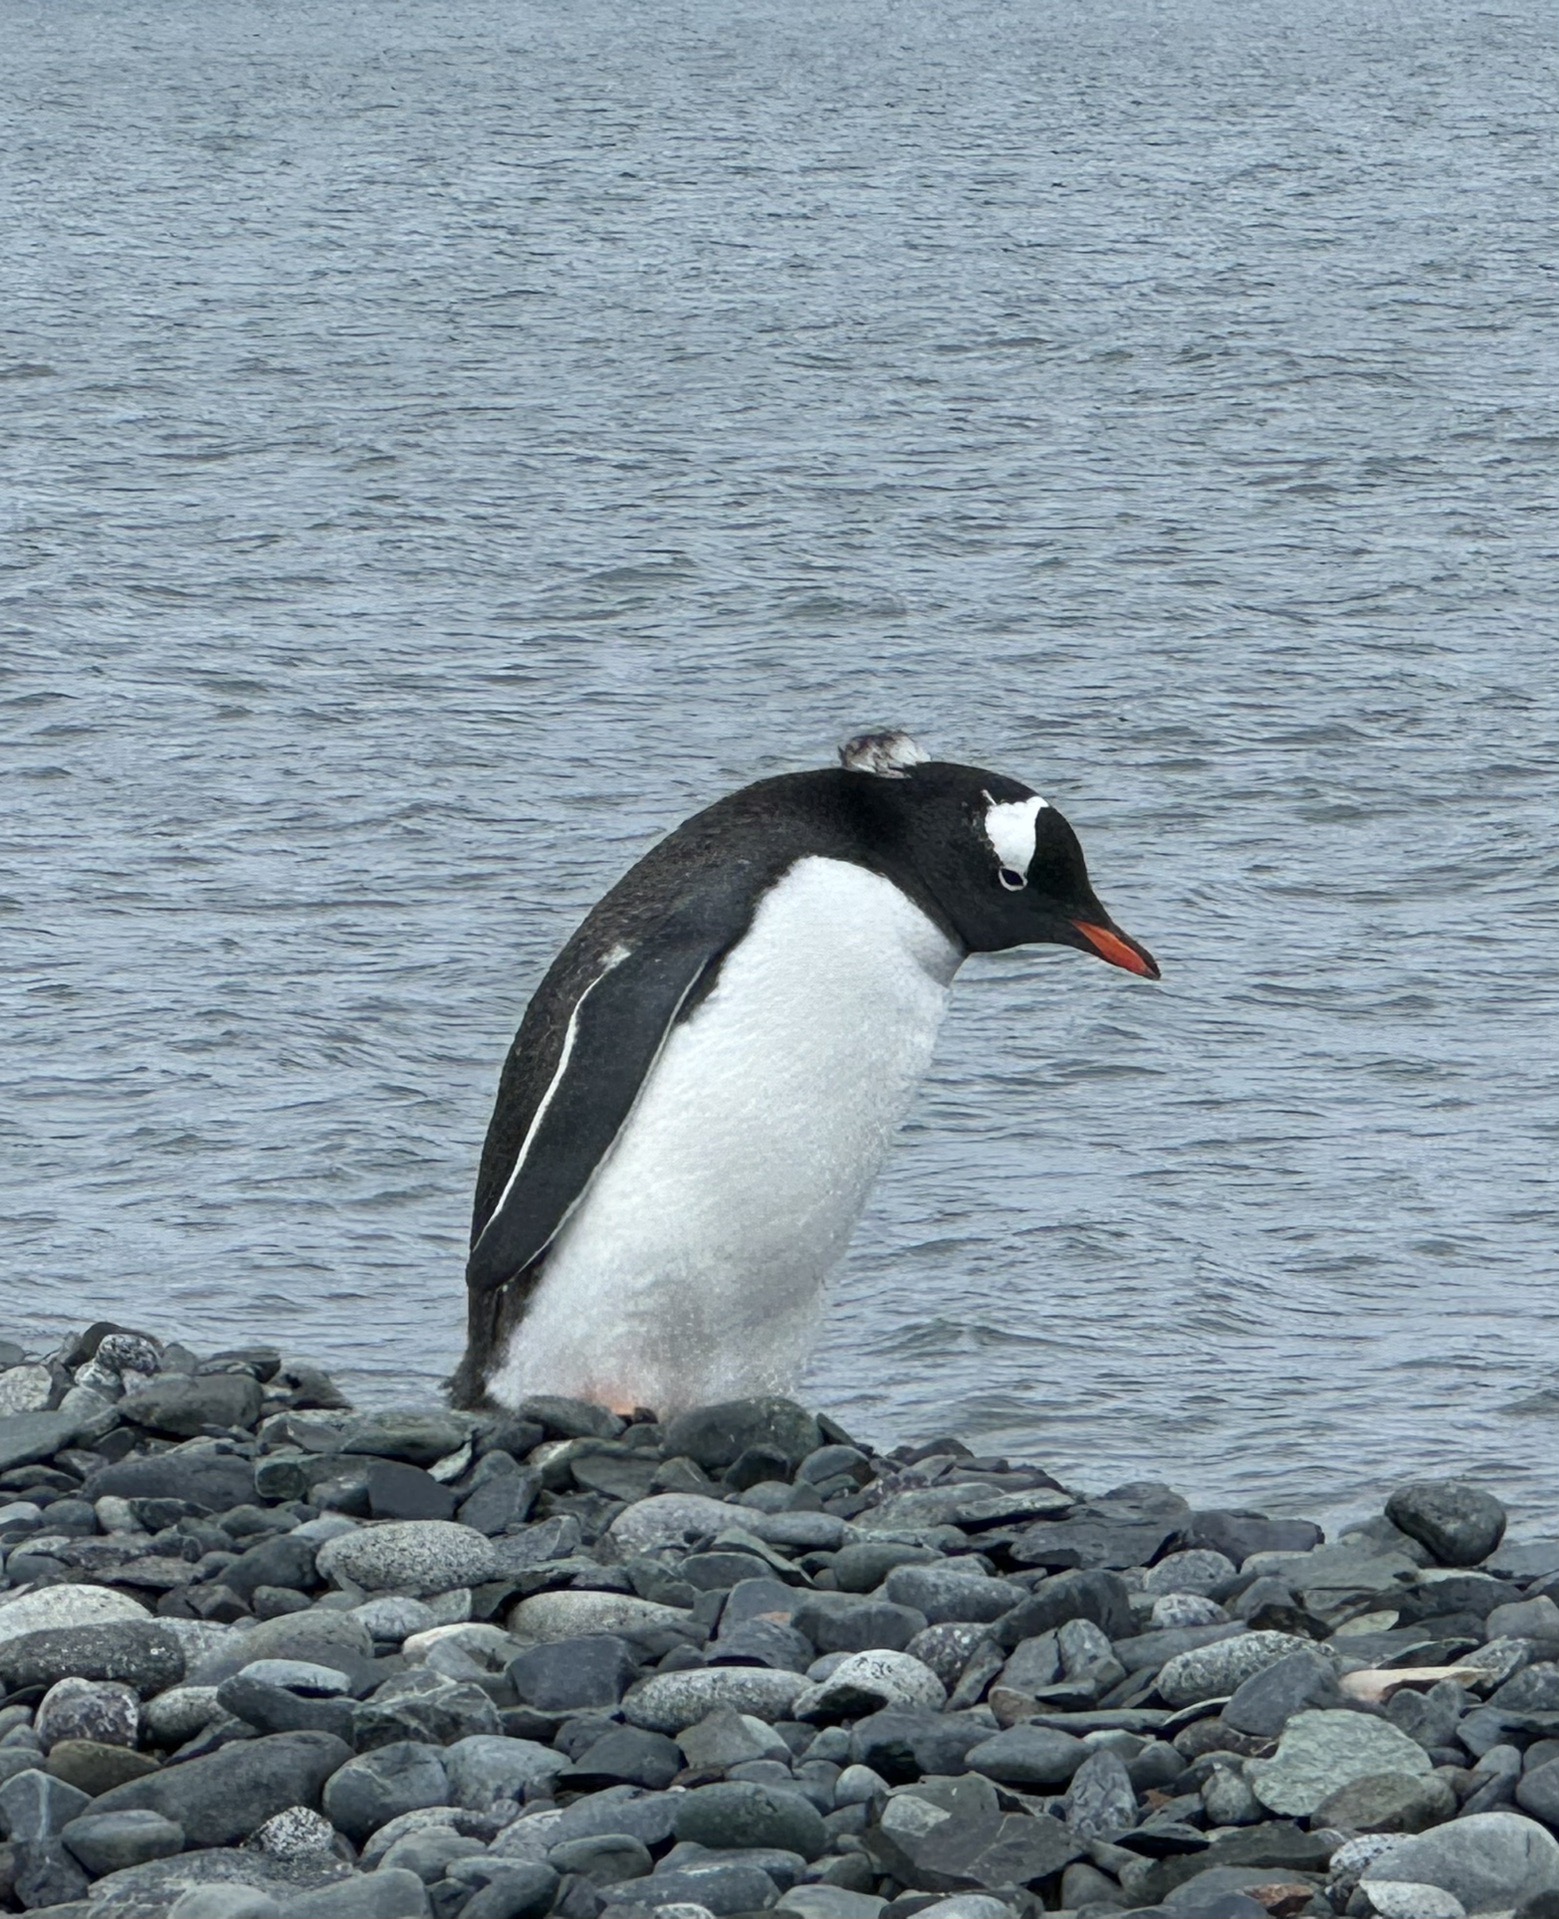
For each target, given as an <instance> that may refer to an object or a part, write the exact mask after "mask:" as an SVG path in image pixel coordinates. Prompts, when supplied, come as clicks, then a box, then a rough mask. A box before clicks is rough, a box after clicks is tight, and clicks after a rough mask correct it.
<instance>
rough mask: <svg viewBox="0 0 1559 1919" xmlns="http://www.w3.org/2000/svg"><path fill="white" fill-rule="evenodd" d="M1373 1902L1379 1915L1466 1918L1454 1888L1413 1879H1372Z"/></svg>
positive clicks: (1418, 1918)
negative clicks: (1447, 1889) (1450, 1890)
mask: <svg viewBox="0 0 1559 1919" xmlns="http://www.w3.org/2000/svg"><path fill="white" fill-rule="evenodd" d="M1369 1897H1370V1904H1371V1905H1372V1906H1373V1907H1374V1908H1375V1910H1376V1912H1378V1913H1379V1914H1380V1919H1467V1908H1466V1907H1465V1906H1464V1905H1463V1904H1462V1902H1461V1900H1460V1899H1458V1898H1457V1896H1456V1894H1455V1893H1454V1892H1447V1891H1445V1889H1444V1888H1443V1887H1441V1886H1431V1885H1429V1884H1427V1883H1426V1882H1424V1881H1422V1880H1414V1879H1372V1880H1371V1881H1370V1894H1369Z"/></svg>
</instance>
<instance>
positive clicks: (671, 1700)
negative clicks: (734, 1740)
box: [622, 1666, 807, 1734]
mask: <svg viewBox="0 0 1559 1919" xmlns="http://www.w3.org/2000/svg"><path fill="white" fill-rule="evenodd" d="M806 1685H807V1682H806V1680H805V1678H804V1677H803V1676H802V1675H801V1674H800V1673H796V1672H776V1671H774V1670H772V1669H770V1668H768V1667H764V1666H714V1667H710V1668H708V1669H706V1670H703V1671H694V1672H663V1673H656V1674H654V1675H653V1677H651V1678H649V1679H644V1680H641V1681H640V1682H639V1684H638V1685H637V1686H634V1687H633V1688H631V1690H630V1691H629V1692H628V1694H627V1696H626V1697H625V1698H624V1700H623V1707H622V1709H623V1715H624V1717H625V1718H626V1719H628V1720H629V1722H630V1723H631V1724H633V1725H636V1726H645V1727H647V1728H648V1729H649V1730H650V1731H652V1732H665V1733H672V1734H676V1733H679V1732H681V1731H683V1730H684V1728H685V1727H688V1726H693V1725H696V1724H697V1723H698V1721H699V1720H700V1719H705V1718H707V1717H708V1716H709V1714H710V1713H712V1712H715V1711H717V1710H718V1709H719V1708H721V1707H722V1706H725V1707H729V1708H730V1709H731V1710H732V1711H734V1712H739V1713H750V1714H751V1715H752V1716H753V1718H755V1719H766V1720H770V1721H772V1720H775V1719H783V1718H786V1717H787V1716H788V1714H789V1709H790V1705H791V1702H792V1700H794V1699H795V1697H796V1696H797V1694H798V1693H801V1692H804V1691H805V1690H806Z"/></svg>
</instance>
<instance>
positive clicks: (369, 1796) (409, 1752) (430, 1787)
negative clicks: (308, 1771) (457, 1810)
mask: <svg viewBox="0 0 1559 1919" xmlns="http://www.w3.org/2000/svg"><path fill="white" fill-rule="evenodd" d="M448 1804H449V1777H448V1774H447V1773H446V1772H445V1770H444V1760H443V1756H442V1754H441V1753H439V1752H438V1751H437V1750H436V1749H435V1748H434V1747H432V1746H428V1745H423V1744H420V1743H419V1742H417V1741H414V1740H402V1741H400V1742H398V1743H397V1744H395V1745H390V1746H380V1747H379V1748H378V1749H377V1750H376V1751H374V1752H368V1753H363V1754H361V1755H360V1756H359V1757H358V1758H356V1759H352V1760H349V1761H348V1762H347V1763H346V1764H344V1765H342V1766H340V1767H339V1768H338V1769H337V1770H336V1771H334V1772H333V1773H332V1775H331V1777H330V1780H329V1782H328V1783H327V1784H326V1786H325V1791H324V1802H323V1809H324V1813H325V1817H326V1818H327V1819H328V1820H329V1821H330V1823H331V1824H332V1825H333V1826H335V1827H337V1828H338V1830H340V1831H341V1832H344V1833H345V1834H346V1836H347V1837H348V1839H350V1840H351V1841H352V1842H353V1843H354V1844H355V1845H359V1846H360V1845H361V1844H362V1843H363V1841H364V1840H365V1839H366V1838H367V1837H368V1836H369V1834H370V1833H373V1832H377V1831H378V1829H379V1827H380V1826H385V1825H388V1824H389V1822H390V1821H391V1820H392V1819H394V1818H396V1817H397V1816H398V1815H399V1814H401V1813H403V1812H412V1811H415V1810H417V1809H418V1808H420V1807H423V1806H447V1805H448Z"/></svg>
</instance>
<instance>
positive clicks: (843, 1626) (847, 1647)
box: [790, 1592, 927, 1653]
mask: <svg viewBox="0 0 1559 1919" xmlns="http://www.w3.org/2000/svg"><path fill="white" fill-rule="evenodd" d="M790 1623H791V1625H792V1627H793V1628H794V1630H795V1631H797V1632H799V1633H803V1634H805V1636H806V1637H807V1638H808V1639H810V1640H811V1642H812V1644H813V1645H814V1646H816V1648H817V1650H818V1651H819V1652H820V1653H830V1652H902V1651H903V1650H904V1648H905V1647H906V1646H907V1645H908V1644H909V1642H910V1641H911V1640H912V1639H913V1638H914V1637H915V1634H916V1633H918V1632H923V1631H924V1630H925V1627H926V1623H927V1622H926V1616H925V1614H924V1613H921V1612H916V1611H913V1610H912V1609H911V1608H910V1607H908V1606H899V1605H895V1604H894V1603H893V1602H892V1601H891V1600H887V1599H871V1598H864V1597H861V1598H858V1597H857V1596H856V1595H855V1594H853V1593H829V1592H816V1593H808V1594H807V1595H806V1596H805V1597H804V1598H803V1599H802V1600H801V1602H800V1603H799V1604H798V1605H797V1607H796V1610H795V1612H794V1613H793V1614H792V1615H791V1621H790Z"/></svg>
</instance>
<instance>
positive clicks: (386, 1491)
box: [365, 1459, 458, 1519]
mask: <svg viewBox="0 0 1559 1919" xmlns="http://www.w3.org/2000/svg"><path fill="white" fill-rule="evenodd" d="M365 1476H366V1480H367V1485H368V1511H369V1514H370V1515H371V1516H372V1517H373V1518H374V1519H453V1518H454V1516H455V1507H456V1505H457V1504H458V1501H457V1500H456V1497H455V1495H454V1494H453V1493H452V1492H451V1491H450V1489H449V1488H448V1487H447V1486H444V1485H441V1484H440V1483H439V1481H438V1480H436V1479H435V1478H434V1477H433V1476H432V1474H431V1473H427V1472H424V1471H423V1469H422V1467H420V1466H409V1465H407V1464H406V1462H405V1461H404V1460H400V1459H370V1460H369V1462H368V1466H367V1471H366V1475H365Z"/></svg>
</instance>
